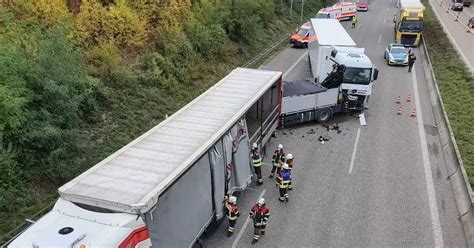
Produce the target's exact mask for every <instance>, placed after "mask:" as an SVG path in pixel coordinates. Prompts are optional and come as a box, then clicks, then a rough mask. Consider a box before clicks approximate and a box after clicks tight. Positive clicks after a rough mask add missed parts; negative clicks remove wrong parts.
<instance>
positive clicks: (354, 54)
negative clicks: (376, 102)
mask: <svg viewBox="0 0 474 248" xmlns="http://www.w3.org/2000/svg"><path fill="white" fill-rule="evenodd" d="M328 62H329V63H327V66H326V71H328V68H327V67H330V68H333V66H335V65H344V66H345V67H346V70H345V72H344V81H343V83H342V85H341V88H342V89H343V90H347V91H348V92H349V93H351V94H354V95H362V96H370V95H371V94H372V85H373V82H374V81H375V80H377V77H378V70H377V68H375V66H374V64H372V62H371V61H370V59H369V57H367V55H365V54H364V49H363V48H342V47H339V48H338V47H333V50H332V51H331V55H330V58H329V59H328ZM326 73H329V72H326Z"/></svg>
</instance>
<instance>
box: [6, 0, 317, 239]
mask: <svg viewBox="0 0 474 248" xmlns="http://www.w3.org/2000/svg"><path fill="white" fill-rule="evenodd" d="M79 2H80V1H79ZM98 2H106V3H107V4H104V6H100V5H98V4H97V3H98ZM109 2H117V3H118V2H124V1H96V0H88V1H82V6H81V8H80V10H79V9H74V8H72V11H76V12H77V13H75V14H74V15H72V14H70V13H63V12H65V10H64V9H65V7H64V6H62V4H63V3H64V1H62V0H55V5H50V4H49V2H48V1H44V0H41V1H40V0H39V1H37V2H34V3H33V4H30V3H25V5H23V4H19V5H18V6H17V5H15V4H10V5H8V4H7V5H5V6H1V5H0V11H2V12H0V13H10V14H11V16H8V19H7V18H5V20H6V21H2V19H1V18H0V34H3V33H2V32H4V30H5V29H2V28H3V26H2V25H4V26H5V27H7V26H10V28H9V30H8V32H5V33H6V34H8V39H6V38H3V37H2V36H0V51H8V52H9V53H8V54H7V53H5V54H7V55H9V56H10V54H11V56H10V57H6V56H4V57H2V56H1V55H2V54H0V64H2V62H3V63H4V64H6V65H8V66H3V67H2V68H0V69H3V70H4V72H5V73H4V75H7V76H9V75H10V77H9V78H7V79H8V80H3V82H5V85H6V86H7V87H4V88H2V86H3V84H2V83H3V82H2V81H0V99H3V98H1V97H2V96H3V95H2V90H4V89H7V90H10V89H17V88H18V89H21V90H17V91H14V92H18V96H19V97H18V100H15V101H13V100H12V101H11V104H10V105H11V108H10V109H7V110H8V112H7V113H9V114H11V116H10V117H9V118H10V119H8V118H7V120H6V121H4V120H3V119H2V118H1V116H0V145H1V146H2V148H4V149H3V150H1V149H0V170H1V171H0V172H1V173H2V174H3V175H4V177H2V175H0V191H1V194H0V219H1V225H0V244H1V243H3V242H5V241H6V240H7V239H8V238H9V237H10V236H11V234H14V231H15V229H16V227H18V226H19V225H21V223H23V221H24V219H25V218H31V219H33V220H36V219H38V218H39V217H40V216H41V215H42V214H43V213H44V212H45V211H47V210H48V209H49V208H50V207H51V206H52V203H53V202H54V200H55V198H56V197H57V188H58V187H59V186H60V185H62V184H63V183H65V182H67V181H68V180H70V179H72V178H73V177H74V176H76V175H78V174H79V173H81V172H82V171H84V170H86V169H88V168H89V167H91V166H93V165H94V164H96V163H97V162H99V161H100V160H102V159H104V158H105V157H107V156H108V155H110V154H111V153H112V152H114V151H116V150H118V149H119V148H120V147H122V146H124V145H125V144H127V143H128V142H130V141H132V140H133V139H134V138H136V137H137V136H139V135H140V134H142V133H143V132H145V131H146V130H148V129H150V128H151V127H153V126H155V125H156V124H158V123H159V122H160V121H161V120H162V119H163V118H164V116H165V115H166V114H172V113H173V112H175V111H176V110H178V109H179V108H181V107H182V106H183V105H185V104H186V103H187V102H189V101H190V100H192V99H193V98H194V97H196V96H197V95H199V94H200V93H202V92H203V91H205V90H206V89H207V88H209V87H210V86H211V85H213V84H214V83H215V82H217V81H218V80H219V79H221V78H222V77H223V76H224V75H226V74H227V73H228V71H229V70H231V69H233V68H235V67H238V66H241V65H243V64H245V62H247V61H248V60H250V59H251V58H253V57H254V56H255V55H257V54H259V53H260V52H261V51H262V50H264V49H265V48H267V47H268V46H270V45H273V44H274V43H275V42H276V41H278V40H280V39H281V38H282V37H283V35H284V34H286V33H289V32H290V31H291V30H293V29H294V28H295V27H297V26H299V25H300V21H299V20H300V17H299V15H296V14H294V15H293V18H292V19H290V18H289V15H288V13H289V4H286V1H284V3H283V5H280V1H271V0H259V1H254V0H248V1H239V2H237V3H238V4H237V5H236V6H233V9H229V6H227V5H226V4H224V3H227V2H226V1H222V2H221V1H218V0H208V1H199V2H200V3H201V4H202V5H201V6H195V5H193V6H191V7H189V8H187V9H185V10H183V13H184V14H182V15H183V16H187V15H189V14H190V13H192V15H193V18H191V20H189V18H187V19H186V18H183V17H182V16H180V14H179V13H174V12H172V11H177V10H179V8H175V7H176V6H171V7H170V8H169V9H167V7H163V8H162V7H160V6H158V7H157V8H155V9H153V10H150V8H149V7H148V6H146V3H141V2H140V3H139V2H136V1H125V2H127V5H122V6H117V7H114V6H113V4H112V5H111V4H109ZM158 2H160V1H158ZM169 2H173V1H169ZM189 2H191V1H189ZM90 3H94V4H95V5H93V6H95V7H90V6H89V5H90ZM204 3H209V4H208V5H205V4H204ZM211 3H212V4H211ZM229 3H230V2H229ZM85 4H88V5H85ZM255 4H267V5H269V6H272V8H253V7H252V8H250V7H249V6H253V5H255ZM142 5H143V6H142ZM50 6H55V7H57V9H58V11H56V9H54V8H51V7H50ZM87 6H89V7H87ZM152 7H153V6H152ZM155 7H156V6H155ZM254 7H255V6H254ZM320 7H321V2H320V1H314V2H312V3H305V13H306V15H305V19H308V18H310V17H312V16H314V14H315V13H316V11H317V10H318V9H319V8H320ZM216 8H217V9H216ZM300 8H301V6H300V5H298V4H294V5H293V10H294V11H295V10H300ZM55 11H56V12H55ZM150 11H151V12H150ZM153 11H155V12H156V13H158V14H160V16H159V18H156V15H157V14H156V13H155V12H153ZM252 11H253V12H256V13H260V14H261V16H262V17H261V18H260V19H261V20H260V19H258V18H257V17H256V16H257V15H256V14H255V13H253V12H252ZM148 12H150V13H148ZM178 12H179V11H178ZM261 12H264V13H261ZM44 13H47V14H44ZM51 13H53V14H57V13H59V14H57V16H59V17H56V15H53V14H51ZM294 13H295V12H294ZM221 15H222V16H224V17H225V18H224V17H222V16H221ZM234 15H235V16H234ZM245 15H247V16H250V17H252V18H257V19H256V20H254V19H252V18H250V19H248V18H244V17H241V18H237V17H236V16H245ZM4 16H6V15H4ZM4 16H3V17H4ZM136 16H138V17H140V18H138V17H136ZM232 16H234V19H235V20H236V21H235V22H234V21H233V20H234V19H229V18H230V17H232ZM132 17H133V18H132ZM45 18H46V19H45ZM94 18H98V19H99V20H96V19H94ZM101 18H105V19H104V20H101ZM127 18H131V20H134V22H128V21H125V22H123V20H122V19H124V20H128V19H127ZM147 18H148V19H147ZM142 19H145V20H146V21H145V22H144V23H141V22H139V21H137V20H142ZM182 19H186V20H185V21H181V20H182ZM45 20H47V21H48V22H45ZM229 20H231V21H229ZM167 21H168V22H169V23H171V24H174V26H172V27H179V28H176V30H174V29H170V28H169V27H168V26H170V25H168V26H166V25H165V28H163V27H162V26H163V25H162V23H165V22H167ZM184 22H186V23H184ZM9 23H14V24H15V25H10V24H9ZM44 23H47V24H48V25H45V24H44ZM63 23H66V24H67V25H65V26H66V28H67V29H66V30H67V32H65V33H66V34H67V35H64V34H63V33H61V32H51V35H49V33H48V30H55V27H56V26H61V25H63ZM100 23H108V24H109V25H106V26H103V25H98V26H97V27H96V26H94V25H97V24H100ZM178 23H179V24H178ZM132 24H133V25H135V26H132V27H129V25H132ZM160 25H161V26H160ZM70 27H72V29H73V31H74V32H72V33H73V34H75V33H78V34H79V36H78V37H75V36H73V35H70V32H69V30H70V29H68V28H70ZM124 27H125V28H128V29H127V30H126V31H124V30H125V28H124ZM252 27H253V29H252ZM106 28H110V30H108V29H106ZM30 29H31V30H43V31H44V32H43V33H46V34H48V35H49V36H48V35H42V33H41V32H38V34H35V36H33V35H32V34H30ZM2 30H3V31H2ZM45 30H46V31H45ZM129 30H132V31H133V32H132V33H134V34H136V33H138V34H140V35H134V36H131V37H132V38H136V39H137V44H139V45H137V44H136V43H133V44H130V45H129V46H124V45H123V43H127V44H128V43H131V42H128V41H130V40H131V39H128V38H127V37H128V36H127V35H130V33H131V32H128V31H129ZM15 34H24V36H25V37H24V38H23V37H22V39H18V38H17V37H16V35H15ZM55 35H57V36H55ZM83 36H84V37H85V38H84V37H83ZM4 37H6V36H4ZM121 37H122V38H121ZM124 37H125V38H124ZM144 37H145V38H144ZM218 38H219V39H218ZM69 39H72V40H73V41H74V43H72V42H70V40H69ZM216 39H218V40H219V41H221V43H218V44H214V43H213V42H215V41H216ZM43 40H45V41H44V42H43ZM12 41H13V42H12ZM37 41H40V42H37ZM132 41H134V40H132ZM43 43H46V44H65V45H63V46H64V47H66V48H65V49H62V50H61V51H63V53H64V54H67V53H68V52H69V51H77V53H75V56H76V57H74V58H75V59H76V60H75V61H72V62H71V63H69V62H70V61H68V60H67V61H49V60H48V59H49V58H55V56H54V54H58V51H57V50H56V49H44V51H43V50H41V49H38V48H41V47H42V44H43ZM76 43H79V45H77V46H76V45H75V44H76ZM22 44H28V45H29V46H26V47H27V48H29V49H30V50H33V51H35V52H37V54H39V55H41V56H42V57H41V58H43V57H44V60H46V61H48V62H49V64H48V66H42V65H43V64H42V63H39V62H38V63H37V61H36V60H28V59H26V58H28V57H29V56H30V53H29V50H25V49H24V47H25V46H24V45H22ZM50 46H53V45H50ZM137 46H138V47H139V49H132V48H133V47H137ZM130 47H132V48H130ZM281 48H283V46H279V47H278V48H277V49H276V50H275V51H274V52H273V53H276V52H277V51H278V49H281ZM24 50H25V51H24ZM18 51H19V52H18ZM51 53H52V54H51ZM16 54H20V55H24V56H25V59H24V61H23V60H22V61H20V62H21V64H20V62H18V63H17V56H16ZM81 54H84V56H81ZM271 54H272V53H270V54H268V55H267V56H271ZM35 55H36V54H35ZM39 55H38V57H40V56H39ZM56 57H57V55H56ZM65 57H67V56H65ZM82 57H84V58H82ZM38 61H40V60H38ZM77 61H79V62H77ZM259 61H264V58H262V59H260V60H259ZM77 63H83V64H84V65H83V66H81V67H80V68H79V67H78V68H77V70H75V72H77V75H79V76H80V77H79V76H78V77H77V78H74V79H73V80H70V84H71V85H72V86H71V89H76V88H77V87H78V86H77V85H83V81H82V80H83V79H84V78H85V79H87V80H89V82H91V83H90V85H93V86H94V87H95V88H88V89H87V90H84V91H81V92H80V93H81V94H82V95H81V97H79V98H78V99H79V100H81V102H80V104H81V105H79V104H76V105H77V106H84V110H86V109H87V108H86V107H88V108H92V107H93V108H94V110H95V113H94V115H93V116H90V114H89V112H88V111H84V113H85V114H84V116H82V115H80V116H77V117H74V118H75V119H74V120H76V123H75V124H74V123H73V124H71V122H67V120H66V121H64V120H62V119H61V116H62V115H63V113H60V112H57V113H53V114H52V116H53V117H50V116H49V115H47V117H50V119H48V120H47V121H48V123H46V124H47V125H46V124H44V125H45V126H47V127H48V128H44V130H46V131H48V130H57V132H56V133H53V134H54V135H51V136H53V137H63V136H64V135H63V134H64V133H66V131H67V132H70V133H73V134H74V135H70V136H67V137H66V136H65V137H66V138H65V139H64V140H67V141H69V143H68V146H66V145H63V143H64V142H63V140H59V141H57V143H55V142H51V140H52V138H51V137H50V136H47V137H46V135H48V134H49V133H47V132H45V133H43V132H41V131H38V130H43V129H38V127H37V123H35V122H28V121H25V120H30V119H31V120H32V121H34V120H36V118H37V116H46V115H45V113H46V114H49V112H51V111H52V110H55V109H56V108H58V107H60V106H61V105H63V104H61V101H62V102H67V99H68V97H64V98H63V99H61V101H58V104H56V105H54V106H51V107H49V108H48V109H44V108H43V105H40V104H36V103H37V101H38V99H39V100H42V101H44V103H50V102H51V98H52V97H54V96H56V95H58V93H57V92H52V93H51V94H49V92H50V91H52V90H51V89H53V90H56V89H59V90H60V89H62V87H63V86H62V85H61V83H62V82H63V81H64V80H63V78H64V77H65V78H66V79H67V77H66V76H67V75H69V74H71V71H70V70H69V71H68V70H58V71H57V72H56V74H57V75H60V76H61V77H60V76H55V75H52V74H51V70H53V69H55V68H64V67H65V66H64V65H65V64H71V65H75V64H77ZM24 65H27V66H28V67H31V68H35V69H36V70H34V71H33V72H32V73H27V72H25V71H26V70H24V69H23V68H25V66H24ZM251 67H255V66H251ZM11 68H18V69H15V71H13V69H11ZM0 71H2V70H0ZM36 72H37V73H36ZM41 75H48V76H49V78H47V79H48V80H49V81H48V82H53V83H56V84H57V85H59V86H58V87H49V88H48V89H47V90H49V91H46V93H48V94H46V93H44V94H43V95H39V94H38V89H41V90H43V88H42V87H40V86H41V85H42V83H41V82H45V81H46V80H43V78H41V77H40V76H41ZM50 75H52V76H50ZM65 75H66V76H65ZM0 79H2V78H1V77H0ZM11 82H18V83H17V84H16V85H13V84H12V83H11ZM32 82H36V83H38V84H39V86H38V87H30V86H31V85H32ZM53 83H52V84H53ZM21 87H23V88H26V90H25V89H23V88H21ZM74 87H76V88H74ZM59 90H57V91H59ZM43 91H44V90H43ZM43 91H41V92H43ZM6 92H7V93H8V92H10V91H6ZM25 92H27V93H28V94H30V93H31V95H32V96H31V97H26V98H25V97H23V98H21V97H20V96H23V95H22V94H25ZM67 92H71V91H67ZM84 92H85V93H84ZM88 92H93V93H90V94H89V95H85V94H86V93H88ZM9 94H10V93H9ZM4 95H8V94H4ZM15 96H16V95H15ZM83 99H92V100H93V101H92V100H91V103H89V102H87V101H83ZM20 100H21V101H20ZM33 100H35V101H36V102H35V101H33ZM79 100H78V101H79ZM20 104H22V105H20ZM17 106H20V107H17ZM8 107H10V106H8ZM14 107H15V108H14ZM2 111H4V110H3V109H2V105H1V104H0V113H3V112H2ZM21 111H24V112H25V113H27V114H24V116H26V117H23V115H18V116H19V117H18V118H17V117H16V115H15V114H16V113H23V112H21ZM35 111H37V112H38V113H39V114H38V115H32V114H31V113H36V112H35ZM65 111H66V112H67V109H65ZM5 112H6V111H5ZM69 112H73V111H69ZM20 117H21V118H20ZM27 118H29V119H27ZM56 119H59V120H60V121H63V123H62V124H61V125H59V124H56V123H55V122H54V120H56ZM89 119H90V120H89ZM4 123H5V124H4ZM12 123H13V124H16V125H15V126H14V125H12ZM29 123H31V125H30V126H27V124H29ZM77 123H79V124H77ZM63 124H64V125H63ZM66 124H68V125H66ZM65 127H67V128H69V129H66V128H65ZM11 130H13V131H15V132H12V131H11ZM25 130H26V131H25ZM65 130H66V131H65ZM71 130H72V131H73V132H72V131H71ZM25 133H28V134H29V133H32V134H34V135H31V137H32V138H31V139H28V138H29V137H30V136H25V135H24V134H25ZM22 137H23V138H22ZM24 137H26V138H24ZM38 140H41V141H42V144H44V146H43V147H40V148H41V149H40V148H38V147H37V146H36V143H40V142H38ZM48 145H50V146H48ZM10 146H12V147H13V148H12V149H10ZM7 148H8V149H7ZM26 148H28V149H26ZM38 151H41V152H42V157H39V156H38V154H39V152H38ZM58 151H59V152H58ZM24 154H27V155H28V156H26V155H24ZM54 155H55V156H54ZM2 159H3V160H2ZM4 171H5V172H6V173H3V172H4ZM12 178H14V180H13V179H12ZM12 230H13V232H11V231H12Z"/></svg>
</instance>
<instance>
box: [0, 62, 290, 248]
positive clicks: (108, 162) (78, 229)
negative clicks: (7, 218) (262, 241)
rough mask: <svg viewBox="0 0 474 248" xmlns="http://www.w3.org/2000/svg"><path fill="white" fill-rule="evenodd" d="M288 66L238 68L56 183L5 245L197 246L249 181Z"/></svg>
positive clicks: (276, 117)
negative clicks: (54, 195) (43, 208)
mask: <svg viewBox="0 0 474 248" xmlns="http://www.w3.org/2000/svg"><path fill="white" fill-rule="evenodd" d="M281 77H282V73H281V72H275V71H266V70H256V69H246V68H237V69H235V70H233V71H232V72H231V73H230V74H229V75H227V76H226V77H225V78H223V79H222V80H221V81H219V82H218V83H216V84H215V85H214V86H213V87H211V88H210V89H208V90H207V91H206V92H204V93H203V94H201V95H200V96H199V97H197V98H196V99H194V100H193V101H191V102H190V103H189V104H187V105H186V106H184V107H183V108H182V109H180V110H179V111H177V112H176V113H174V114H173V115H171V116H170V117H169V118H167V119H165V120H164V121H162V122H161V123H160V124H158V125H157V126H155V127H154V128H152V129H151V130H149V131H147V132H146V133H144V134H143V135H141V136H140V137H138V138H137V139H135V140H133V141H132V142H130V143H129V144H127V145H126V146H124V147H122V148H121V149H120V150H118V151H116V152H115V153H113V154H112V155H110V156H109V157H107V158H105V159H104V160H102V161H101V162H99V163H98V164H96V165H95V166H93V167H91V168H90V169H88V170H87V171H85V172H84V173H82V174H81V175H79V176H77V177H76V178H74V179H73V180H71V181H70V182H68V183H66V184H65V185H63V186H61V187H60V188H59V190H58V192H59V199H58V200H57V202H56V204H55V205H54V207H53V209H52V210H51V211H50V212H48V213H47V214H46V215H44V216H43V217H41V218H40V219H39V220H38V221H36V222H35V223H34V224H32V225H31V226H30V227H28V228H27V229H26V230H25V231H24V232H23V233H21V234H20V235H19V236H17V237H16V238H15V239H14V240H11V241H10V242H8V244H6V245H5V247H8V248H17V247H18V248H23V247H35V248H37V247H71V248H78V247H80V248H85V247H120V248H122V247H123V248H125V247H127V248H128V247H151V246H153V247H192V246H193V245H194V244H195V243H196V241H197V240H198V239H199V237H200V236H201V235H202V234H203V233H204V232H205V231H206V230H207V229H209V228H211V227H212V226H213V225H214V224H216V223H219V221H220V220H222V219H223V217H224V216H225V214H224V212H223V200H224V197H225V196H226V195H229V194H238V193H239V192H241V191H243V190H244V189H245V188H246V187H247V186H248V185H249V183H250V182H251V177H252V172H251V163H250V158H249V154H250V144H252V143H254V142H255V143H257V144H259V146H260V148H264V146H265V144H266V143H267V142H268V140H269V139H270V137H271V134H272V133H273V132H274V131H275V129H276V128H277V126H278V124H279V122H280V113H281V98H282V81H281Z"/></svg>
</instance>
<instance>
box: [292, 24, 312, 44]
mask: <svg viewBox="0 0 474 248" xmlns="http://www.w3.org/2000/svg"><path fill="white" fill-rule="evenodd" d="M314 40H316V35H314V32H313V29H312V28H311V23H309V22H307V23H305V24H303V25H301V27H299V28H297V29H296V30H295V31H294V32H293V34H292V35H291V37H290V43H291V44H292V45H293V46H294V47H303V48H307V47H308V43H309V42H311V41H314Z"/></svg>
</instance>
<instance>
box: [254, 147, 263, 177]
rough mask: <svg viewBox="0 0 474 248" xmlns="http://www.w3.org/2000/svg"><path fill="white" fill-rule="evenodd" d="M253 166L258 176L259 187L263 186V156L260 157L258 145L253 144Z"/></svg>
mask: <svg viewBox="0 0 474 248" xmlns="http://www.w3.org/2000/svg"><path fill="white" fill-rule="evenodd" d="M252 165H253V169H254V171H255V174H256V175H257V185H262V184H263V178H262V156H260V152H259V151H258V145H257V143H253V144H252Z"/></svg>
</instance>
